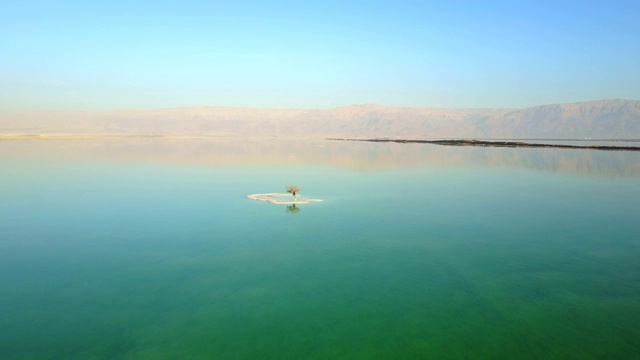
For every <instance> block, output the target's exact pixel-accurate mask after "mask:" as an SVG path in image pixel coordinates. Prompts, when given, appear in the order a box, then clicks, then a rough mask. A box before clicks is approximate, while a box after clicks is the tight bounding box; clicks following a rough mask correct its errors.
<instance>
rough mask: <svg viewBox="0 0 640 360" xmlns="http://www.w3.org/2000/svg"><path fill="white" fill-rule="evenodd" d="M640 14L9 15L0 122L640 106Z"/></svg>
mask: <svg viewBox="0 0 640 360" xmlns="http://www.w3.org/2000/svg"><path fill="white" fill-rule="evenodd" d="M639 39H640V1H637V0H629V1H621V0H609V1H600V0H593V1H586V0H581V1H572V0H555V1H550V0H549V1H546V0H537V1H527V0H522V1H513V0H510V1H491V0H487V1H472V0H469V1H457V0H452V1H409V0H396V1H375V0H371V1H347V0H342V1H331V0H328V1H300V0H297V1H268V0H265V1H198V0H180V1H161V0H157V1H133V0H128V1H120V0H111V1H69V0H55V1H44V0H41V1H37V0H1V1H0V111H3V112H14V111H32V110H83V111H94V110H98V111H103V110H113V109H154V108H167V107H191V106H231V107H269V108H332V107H338V106H347V105H352V104H365V103H366V104H379V105H387V106H409V107H449V108H521V107H527V106H535V105H542V104H553V103H565V102H578V101H590V100H598V99H613V98H618V99H619V98H622V99H640V40H639Z"/></svg>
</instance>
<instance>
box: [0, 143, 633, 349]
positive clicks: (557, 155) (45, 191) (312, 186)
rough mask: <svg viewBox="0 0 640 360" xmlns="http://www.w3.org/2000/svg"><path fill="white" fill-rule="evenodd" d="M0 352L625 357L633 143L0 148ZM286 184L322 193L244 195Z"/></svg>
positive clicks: (629, 323)
mask: <svg viewBox="0 0 640 360" xmlns="http://www.w3.org/2000/svg"><path fill="white" fill-rule="evenodd" d="M0 166H1V169H2V176H1V177H0V329H2V330H1V331H0V358H2V359H60V358H66V359H113V358H118V359H214V358H215V359H424V358H433V359H465V358H467V359H483V358H484V359H496V358H504V359H514V358H518V359H540V358H544V359H608V358H615V359H627V358H629V359H630V358H638V357H640V340H638V339H640V261H638V258H639V256H640V221H639V220H640V215H639V214H640V186H638V184H640V181H639V180H640V174H639V173H640V154H630V153H621V152H594V151H588V150H583V151H573V150H553V149H499V148H498V149H484V148H476V149H459V148H455V149H450V148H442V147H437V146H434V145H421V144H418V145H409V144H365V145H362V144H354V143H350V144H347V143H330V142H322V141H318V142H312V143H310V144H302V143H300V144H298V143H289V144H284V145H282V146H279V145H273V144H270V143H248V144H247V143H244V144H238V143H223V144H219V143H215V142H214V143H207V142H201V143H194V142H189V141H188V140H183V141H182V142H180V141H178V142H172V143H165V142H162V141H148V142H144V141H140V142H133V143H131V142H127V140H119V141H112V142H105V141H97V140H85V141H76V142H63V141H40V142H37V141H35V142H31V141H5V142H0ZM291 184H296V185H298V186H300V187H301V195H302V196H305V197H314V198H322V199H324V202H322V203H315V204H306V205H299V206H298V211H291V210H290V209H288V208H287V206H286V205H273V204H268V203H264V202H258V201H251V200H248V199H246V198H245V196H246V195H248V194H252V193H261V192H282V191H283V190H284V187H285V186H287V185H291Z"/></svg>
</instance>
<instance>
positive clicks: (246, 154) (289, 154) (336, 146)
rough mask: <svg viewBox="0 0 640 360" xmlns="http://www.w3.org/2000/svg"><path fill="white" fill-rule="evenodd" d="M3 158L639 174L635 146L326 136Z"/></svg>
mask: <svg viewBox="0 0 640 360" xmlns="http://www.w3.org/2000/svg"><path fill="white" fill-rule="evenodd" d="M0 154H2V157H4V158H18V157H19V158H21V159H25V158H31V159H34V160H42V161H56V160H91V161H141V160H143V161H150V162H163V163H164V162H169V163H174V162H175V163H197V164H211V165H232V164H243V165H251V164H256V165H268V164H282V165H296V164H315V165H319V164H321V165H329V166H336V167H342V168H351V169H359V170H364V171H366V170H370V169H385V168H389V169H393V168H405V167H457V166H470V165H471V166H479V167H484V166H489V167H520V168H527V169H532V170H538V171H549V172H562V173H577V174H583V175H591V176H606V177H620V176H631V175H638V174H640V153H638V152H629V151H597V150H584V149H553V148H488V147H453V146H440V145H432V144H397V143H368V142H342V141H330V140H323V139H313V140H308V139H269V138H262V139H235V138H234V139H231V138H212V139H202V138H192V139H171V138H122V139H107V138H94V139H81V140H4V141H0Z"/></svg>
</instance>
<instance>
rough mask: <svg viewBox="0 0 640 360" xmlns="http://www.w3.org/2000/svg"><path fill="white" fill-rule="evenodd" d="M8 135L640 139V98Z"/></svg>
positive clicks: (107, 117) (117, 124)
mask: <svg viewBox="0 0 640 360" xmlns="http://www.w3.org/2000/svg"><path fill="white" fill-rule="evenodd" d="M0 134H1V135H4V136H15V135H20V136H24V135H26V136H31V135H33V136H36V135H41V136H224V137H287V138H291V137H313V138H324V137H330V138H336V137H339V138H360V139H364V138H389V139H436V138H484V139H584V138H589V139H640V101H637V100H599V101H590V102H579V103H567V104H554V105H542V106H536V107H530V108H524V109H434V108H410V107H388V106H379V105H368V104H367V105H352V106H345V107H339V108H333V109H311V110H304V109H253V108H229V107H194V108H169V109H158V110H119V111H107V112H71V111H49V112H45V111H40V112H22V113H12V114H2V115H0Z"/></svg>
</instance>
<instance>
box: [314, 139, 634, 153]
mask: <svg viewBox="0 0 640 360" xmlns="http://www.w3.org/2000/svg"><path fill="white" fill-rule="evenodd" d="M326 140H336V141H366V142H392V143H400V144H435V145H447V146H488V147H510V148H556V149H591V150H613V151H640V146H623V145H621V146H618V145H569V144H542V143H532V142H526V141H503V140H472V139H469V140H466V139H451V140H411V139H349V138H327V139H326ZM572 141H576V140H572Z"/></svg>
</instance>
